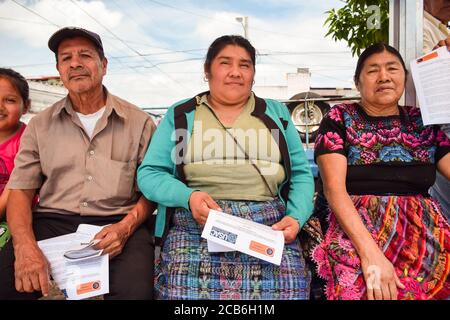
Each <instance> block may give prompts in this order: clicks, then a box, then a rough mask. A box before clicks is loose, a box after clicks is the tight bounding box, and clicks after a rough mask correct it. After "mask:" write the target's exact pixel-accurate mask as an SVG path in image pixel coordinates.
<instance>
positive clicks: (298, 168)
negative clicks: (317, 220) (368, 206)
mask: <svg viewBox="0 0 450 320" xmlns="http://www.w3.org/2000/svg"><path fill="white" fill-rule="evenodd" d="M280 108H281V110H283V111H284V113H285V114H284V117H285V119H287V121H288V125H287V127H286V130H285V137H286V143H287V145H288V151H289V156H290V158H291V181H290V186H289V199H288V202H287V203H286V216H285V217H283V218H282V219H281V220H280V221H279V222H277V223H276V224H274V225H273V226H272V228H273V229H275V230H282V231H283V234H284V239H285V242H286V243H291V242H292V241H294V240H295V238H296V237H297V234H298V232H299V231H300V229H301V228H302V227H303V226H304V224H305V223H306V221H308V219H309V217H310V216H311V214H312V209H313V196H314V178H313V175H312V173H311V168H310V165H309V162H308V159H307V158H306V154H305V151H304V149H303V145H302V143H301V139H300V137H299V135H298V131H297V129H296V128H295V126H294V124H293V123H292V120H291V118H290V114H289V111H288V110H287V108H286V107H285V106H284V105H280Z"/></svg>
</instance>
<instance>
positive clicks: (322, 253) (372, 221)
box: [312, 195, 450, 300]
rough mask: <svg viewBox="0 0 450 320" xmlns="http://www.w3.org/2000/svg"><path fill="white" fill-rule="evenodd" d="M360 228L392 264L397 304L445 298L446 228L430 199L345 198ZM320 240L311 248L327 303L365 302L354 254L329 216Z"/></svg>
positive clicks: (449, 232) (449, 257) (448, 290)
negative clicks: (396, 281)
mask: <svg viewBox="0 0 450 320" xmlns="http://www.w3.org/2000/svg"><path fill="white" fill-rule="evenodd" d="M351 198H352V200H353V203H354V205H355V207H356V209H357V210H358V213H359V215H360V216H361V219H362V220H363V223H364V224H365V226H366V227H367V229H368V230H369V232H370V233H371V235H372V237H373V238H374V239H375V241H376V243H377V244H378V246H379V247H380V248H381V249H382V251H383V252H384V254H385V256H386V258H387V259H389V261H391V263H392V264H393V265H394V268H395V270H396V273H397V275H398V276H399V278H400V281H401V282H402V283H403V285H404V286H405V287H406V288H405V289H400V288H398V292H399V296H398V298H399V299H403V300H413V299H414V300H415V299H439V300H440V299H448V298H449V297H450V279H449V271H450V227H449V224H448V222H447V221H446V219H445V218H444V217H443V215H442V214H441V213H440V208H439V206H438V205H437V204H436V202H435V201H434V200H433V199H431V198H425V197H423V196H372V195H364V196H351ZM328 220H329V228H328V230H327V232H326V234H325V239H324V241H323V242H322V243H321V244H320V245H318V246H316V247H315V248H314V249H313V252H312V255H313V259H314V261H315V262H316V264H317V268H318V269H317V272H318V274H319V276H320V277H321V278H323V279H325V281H326V283H327V284H326V288H325V291H326V295H327V298H328V299H331V300H335V299H340V300H355V299H367V295H366V285H365V281H364V277H363V274H362V271H361V265H360V260H359V257H358V254H357V252H356V250H355V248H354V247H353V245H352V243H351V241H350V239H349V238H348V237H347V235H346V234H345V232H344V231H343V230H342V228H341V227H340V225H339V223H338V222H337V220H336V217H335V215H334V214H333V213H331V212H330V214H329V217H328Z"/></svg>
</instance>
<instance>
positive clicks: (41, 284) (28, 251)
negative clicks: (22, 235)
mask: <svg viewBox="0 0 450 320" xmlns="http://www.w3.org/2000/svg"><path fill="white" fill-rule="evenodd" d="M14 255H15V258H16V261H15V262H14V270H15V285H16V290H17V291H19V292H30V293H31V292H33V291H42V294H43V295H44V296H48V288H49V276H48V274H49V272H48V262H47V259H46V258H45V256H44V254H43V253H42V251H41V249H39V247H38V246H37V244H29V245H22V246H19V247H18V248H15V250H14Z"/></svg>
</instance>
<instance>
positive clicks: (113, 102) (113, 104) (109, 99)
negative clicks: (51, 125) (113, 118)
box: [53, 87, 127, 119]
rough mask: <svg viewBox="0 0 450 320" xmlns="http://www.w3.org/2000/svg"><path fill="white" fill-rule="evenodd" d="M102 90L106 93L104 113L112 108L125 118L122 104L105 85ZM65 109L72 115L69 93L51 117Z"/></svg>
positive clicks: (109, 111) (109, 112)
mask: <svg viewBox="0 0 450 320" xmlns="http://www.w3.org/2000/svg"><path fill="white" fill-rule="evenodd" d="M103 90H104V91H105V93H106V104H105V107H106V108H105V113H107V114H108V116H109V115H110V114H111V112H112V110H114V112H115V113H116V114H117V115H118V116H119V117H121V118H123V119H127V116H126V113H125V112H124V110H123V108H122V106H121V105H120V103H119V102H118V101H117V98H116V97H115V96H114V95H112V94H110V93H109V91H108V89H106V87H103ZM63 109H65V110H66V112H67V113H68V114H70V115H73V114H74V113H75V111H74V110H73V107H72V102H71V101H70V98H69V95H67V96H66V97H65V98H64V99H63V100H62V101H61V103H60V104H59V105H58V106H57V107H56V109H55V111H54V112H53V117H55V116H57V115H59V114H60V113H61V111H62V110H63Z"/></svg>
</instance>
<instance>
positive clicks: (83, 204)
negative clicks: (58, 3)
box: [0, 27, 155, 300]
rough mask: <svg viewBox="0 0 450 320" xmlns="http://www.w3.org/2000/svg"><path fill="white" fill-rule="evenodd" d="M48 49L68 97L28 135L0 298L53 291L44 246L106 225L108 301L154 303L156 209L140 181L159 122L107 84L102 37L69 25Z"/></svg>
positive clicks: (2, 257) (13, 182) (16, 175)
mask: <svg viewBox="0 0 450 320" xmlns="http://www.w3.org/2000/svg"><path fill="white" fill-rule="evenodd" d="M48 46H49V48H50V49H51V50H52V51H53V52H54V53H55V55H56V68H57V69H58V72H59V74H60V76H61V80H62V82H63V83H64V86H65V87H66V88H67V89H68V91H69V94H68V96H67V97H66V98H64V99H62V100H61V101H59V102H57V103H55V104H54V105H53V106H51V107H49V108H48V109H46V110H45V111H43V112H41V113H40V114H38V115H36V116H35V117H34V118H33V119H32V120H31V121H30V123H29V125H28V127H27V129H26V131H25V133H24V135H23V138H22V142H21V146H20V150H19V153H18V155H17V158H16V162H15V169H14V171H13V172H12V174H11V178H10V180H9V183H8V185H7V187H8V189H11V193H10V197H9V200H8V206H7V219H8V224H9V226H10V229H11V235H12V240H13V241H12V243H11V242H9V245H7V246H6V247H5V248H4V250H2V251H1V252H0V300H2V299H31V298H36V297H39V296H41V295H42V294H43V295H44V296H45V295H48V290H49V284H48V264H47V261H46V259H45V257H44V255H43V253H42V251H41V250H40V249H39V247H38V245H37V241H39V240H43V239H47V238H50V237H56V236H61V235H64V234H67V233H72V232H75V231H76V229H77V227H78V225H79V224H81V223H86V224H94V225H100V226H101V225H108V226H106V227H104V228H103V229H102V230H101V231H100V232H99V233H98V234H97V235H96V236H95V238H96V239H100V242H99V243H98V245H97V247H98V248H100V249H103V250H104V253H107V254H109V256H110V258H111V261H110V278H109V279H110V293H109V294H108V295H105V299H151V298H152V289H153V258H154V247H153V243H152V237H151V230H150V229H149V226H148V223H147V222H149V219H150V218H151V214H152V212H153V211H154V209H155V207H154V204H153V203H151V202H148V201H147V200H146V199H145V198H144V197H142V196H141V194H140V193H139V191H138V190H137V187H136V181H135V176H136V168H137V166H138V165H139V163H140V162H141V161H142V159H143V157H144V154H145V152H146V150H147V147H148V144H149V141H150V138H151V136H152V133H153V132H154V130H155V124H154V123H153V121H152V119H151V118H150V117H149V116H148V115H147V114H146V113H145V112H143V111H142V110H140V109H139V108H137V107H135V106H133V105H132V104H130V103H128V102H126V101H124V100H122V99H120V98H118V97H116V96H114V95H112V94H111V93H109V92H108V90H107V89H106V88H105V87H104V86H103V85H102V80H103V77H104V75H105V74H106V69H107V64H108V61H107V59H106V58H105V56H104V53H103V45H102V41H101V39H100V37H99V36H98V35H97V34H95V33H93V32H91V31H88V30H85V29H81V28H75V27H68V28H63V29H61V30H59V31H57V32H56V33H55V34H53V35H52V36H51V38H50V39H49V42H48ZM37 191H39V197H40V201H39V204H38V205H37V206H36V207H35V208H32V200H33V197H34V196H35V193H36V192H37ZM144 222H145V223H144ZM14 260H15V261H14Z"/></svg>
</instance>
